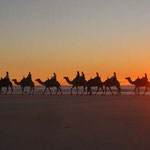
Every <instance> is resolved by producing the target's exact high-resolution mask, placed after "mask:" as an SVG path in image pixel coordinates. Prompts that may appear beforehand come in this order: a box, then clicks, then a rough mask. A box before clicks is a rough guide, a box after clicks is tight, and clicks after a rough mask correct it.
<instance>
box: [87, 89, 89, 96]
mask: <svg viewBox="0 0 150 150" xmlns="http://www.w3.org/2000/svg"><path fill="white" fill-rule="evenodd" d="M88 94H89V87H87V95H88Z"/></svg>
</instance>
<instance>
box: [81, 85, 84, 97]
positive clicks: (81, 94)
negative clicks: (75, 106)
mask: <svg viewBox="0 0 150 150" xmlns="http://www.w3.org/2000/svg"><path fill="white" fill-rule="evenodd" d="M84 92H85V86H84V87H83V92H82V93H81V95H83V94H84Z"/></svg>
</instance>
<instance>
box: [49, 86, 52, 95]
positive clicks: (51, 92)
mask: <svg viewBox="0 0 150 150" xmlns="http://www.w3.org/2000/svg"><path fill="white" fill-rule="evenodd" d="M48 90H49V92H50V95H52V91H51V89H50V87H48Z"/></svg>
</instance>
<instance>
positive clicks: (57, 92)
mask: <svg viewBox="0 0 150 150" xmlns="http://www.w3.org/2000/svg"><path fill="white" fill-rule="evenodd" d="M56 90H57V91H56V94H55V95H57V94H58V91H59V89H58V87H57V89H56Z"/></svg>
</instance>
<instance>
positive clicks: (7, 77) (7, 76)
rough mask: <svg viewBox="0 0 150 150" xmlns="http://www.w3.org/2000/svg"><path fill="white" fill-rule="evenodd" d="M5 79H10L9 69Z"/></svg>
mask: <svg viewBox="0 0 150 150" xmlns="http://www.w3.org/2000/svg"><path fill="white" fill-rule="evenodd" d="M5 79H7V80H9V73H8V71H7V72H6V76H5Z"/></svg>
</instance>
